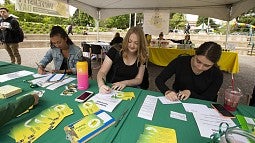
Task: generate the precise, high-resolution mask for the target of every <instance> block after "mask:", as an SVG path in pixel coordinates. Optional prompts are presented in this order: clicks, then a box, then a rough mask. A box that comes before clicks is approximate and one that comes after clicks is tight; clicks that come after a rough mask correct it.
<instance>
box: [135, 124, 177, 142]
mask: <svg viewBox="0 0 255 143" xmlns="http://www.w3.org/2000/svg"><path fill="white" fill-rule="evenodd" d="M137 143H177V138H176V133H175V130H174V129H170V128H164V127H159V126H153V125H147V124H145V128H144V132H143V134H141V135H140V137H139V139H138V141H137Z"/></svg>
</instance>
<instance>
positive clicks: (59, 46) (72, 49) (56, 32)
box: [38, 26, 82, 74]
mask: <svg viewBox="0 0 255 143" xmlns="http://www.w3.org/2000/svg"><path fill="white" fill-rule="evenodd" d="M50 44H51V48H50V49H49V50H48V51H47V53H46V55H45V56H44V57H43V59H42V60H41V61H40V63H39V65H38V66H39V67H38V73H39V74H45V73H46V72H45V67H46V66H47V65H48V64H49V63H50V62H51V61H52V60H53V62H54V66H55V69H54V70H52V71H51V72H53V73H69V74H76V63H77V61H78V60H80V59H81V58H82V51H81V48H80V47H78V46H76V45H74V43H73V42H72V40H71V39H70V38H69V37H68V35H67V33H66V32H65V30H64V29H63V28H62V27H60V26H53V27H52V29H51V32H50Z"/></svg>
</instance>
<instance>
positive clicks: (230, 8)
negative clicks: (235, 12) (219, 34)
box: [225, 4, 232, 49]
mask: <svg viewBox="0 0 255 143" xmlns="http://www.w3.org/2000/svg"><path fill="white" fill-rule="evenodd" d="M227 8H228V9H229V14H228V16H229V17H228V21H227V31H226V41H225V49H227V46H228V36H229V35H228V33H229V21H230V18H231V15H232V4H229V5H227Z"/></svg>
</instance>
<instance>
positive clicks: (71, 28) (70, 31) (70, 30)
mask: <svg viewBox="0 0 255 143" xmlns="http://www.w3.org/2000/svg"><path fill="white" fill-rule="evenodd" d="M70 33H71V34H72V35H73V25H72V24H70V25H68V27H67V35H69V34H70Z"/></svg>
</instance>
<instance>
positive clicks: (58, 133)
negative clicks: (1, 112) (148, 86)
mask: <svg viewBox="0 0 255 143" xmlns="http://www.w3.org/2000/svg"><path fill="white" fill-rule="evenodd" d="M1 65H3V66H1ZM19 70H28V71H33V72H36V69H33V68H30V67H24V66H20V65H15V64H7V63H4V62H0V75H1V74H6V73H10V72H15V71H19ZM31 79H33V77H32V75H30V76H26V77H23V78H18V79H14V80H10V81H7V82H5V83H0V86H3V85H6V84H10V85H14V86H18V87H21V88H22V89H23V92H22V93H20V94H18V95H15V96H13V97H11V98H8V99H4V100H0V104H3V103H4V102H8V101H10V100H15V98H16V97H18V96H20V95H23V94H26V93H28V92H30V91H32V90H45V94H44V96H43V97H42V98H41V99H40V102H39V104H38V106H37V107H35V108H34V109H32V110H31V111H30V112H29V113H27V114H25V115H22V116H21V117H19V118H16V119H13V120H12V121H11V122H9V123H7V124H6V125H5V126H3V127H1V128H0V142H4V143H7V142H8V143H9V142H14V140H13V139H12V138H11V137H9V136H8V133H9V131H10V129H11V128H12V126H13V125H15V124H17V123H20V122H23V121H26V120H28V119H30V118H32V117H34V116H36V115H37V114H39V113H40V112H41V111H43V110H44V109H47V108H48V107H50V106H52V105H55V104H62V103H67V104H68V105H69V107H70V108H72V109H73V112H74V114H73V115H70V116H68V117H66V118H65V119H64V120H63V121H62V122H61V123H60V124H59V125H58V126H57V127H56V128H55V129H54V130H50V131H48V132H46V133H45V134H43V135H42V136H41V137H40V138H39V139H38V140H36V142H38V143H39V142H40V143H41V142H42V143H48V142H52V143H53V142H61V143H63V142H69V141H67V140H66V139H65V138H66V136H65V132H64V130H63V128H64V126H66V125H68V124H70V123H72V122H74V121H76V120H78V119H80V118H82V117H83V115H82V113H81V111H80V110H79V108H78V104H79V103H77V102H75V101H74V99H75V98H76V97H77V96H79V95H80V94H81V93H82V92H83V91H78V92H77V93H75V94H74V95H73V96H70V97H68V96H60V93H61V92H62V91H63V90H64V86H62V87H59V88H57V89H56V90H54V91H51V90H47V89H45V88H41V87H38V88H30V87H29V85H28V83H25V82H23V80H31ZM76 82H77V81H73V82H72V83H76ZM88 90H90V91H93V92H94V93H98V88H97V84H96V81H94V80H90V87H89V89H88ZM124 91H133V92H134V93H135V96H136V97H135V98H134V99H133V100H131V101H129V100H128V101H122V102H121V103H120V104H119V105H118V106H117V107H116V108H115V110H114V111H113V112H112V113H109V114H110V115H112V116H113V117H114V118H115V119H118V118H119V117H120V116H121V114H122V113H123V112H124V111H125V110H126V109H129V112H128V113H127V114H126V116H125V117H124V118H123V119H122V120H121V122H120V123H119V124H118V126H117V127H115V126H111V127H110V128H108V129H107V130H105V131H103V132H102V133H100V134H99V135H97V136H95V137H94V138H93V139H91V140H90V141H89V142H91V143H110V142H114V143H135V142H136V141H137V140H138V138H139V135H140V134H141V133H143V130H144V125H145V124H151V125H156V126H162V127H167V128H173V129H175V130H176V135H177V140H178V143H187V142H191V143H193V142H194V143H195V142H197V143H198V142H199V143H200V142H203V143H204V142H208V141H209V139H208V138H204V137H201V136H200V133H199V130H198V127H197V124H196V122H195V120H194V117H193V115H192V113H189V112H186V111H185V110H184V108H183V106H182V104H172V105H163V104H162V103H161V102H160V101H158V103H157V106H156V110H155V113H154V116H153V120H152V121H149V120H145V119H142V118H139V117H137V115H138V112H139V110H140V108H141V106H142V103H143V102H144V99H145V97H146V95H153V96H163V94H161V93H159V92H154V91H148V90H141V89H137V88H130V87H128V88H125V90H124ZM183 102H188V103H199V104H204V105H208V106H210V104H211V102H208V101H202V100H197V99H192V98H190V99H188V100H186V101H183ZM170 111H176V112H179V113H184V114H186V115H187V121H186V122H185V121H181V120H177V119H173V118H170ZM254 113H255V108H254V107H249V106H245V105H239V106H238V109H237V111H236V112H235V114H242V115H245V116H248V117H253V118H255V114H254ZM234 121H235V122H236V123H237V120H236V119H234Z"/></svg>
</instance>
